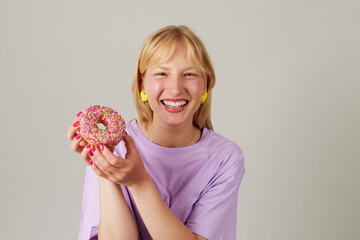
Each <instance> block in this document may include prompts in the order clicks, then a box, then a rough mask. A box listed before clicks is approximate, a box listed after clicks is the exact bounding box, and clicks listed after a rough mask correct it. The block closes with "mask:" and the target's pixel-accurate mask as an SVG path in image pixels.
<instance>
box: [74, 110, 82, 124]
mask: <svg viewBox="0 0 360 240" xmlns="http://www.w3.org/2000/svg"><path fill="white" fill-rule="evenodd" d="M82 114H83V112H79V113H78V114H76V116H75V118H74V122H77V121H79V118H80V116H81V115H82Z"/></svg>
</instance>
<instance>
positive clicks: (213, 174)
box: [79, 121, 245, 240]
mask: <svg viewBox="0 0 360 240" xmlns="http://www.w3.org/2000/svg"><path fill="white" fill-rule="evenodd" d="M126 131H127V133H128V134H129V135H130V136H131V137H132V138H133V140H134V142H135V145H136V147H137V149H138V151H139V153H140V155H141V157H142V159H143V161H144V164H145V168H146V170H147V171H148V173H149V174H150V176H151V178H152V180H153V181H154V183H155V185H156V187H157V189H158V190H159V192H160V194H161V196H162V198H163V199H164V201H165V203H166V204H167V205H168V207H169V208H170V210H171V211H172V212H173V213H174V214H175V215H176V217H177V218H178V219H180V221H181V222H183V223H184V224H185V225H186V226H187V227H188V228H189V229H190V230H191V231H192V232H193V233H196V234H199V235H201V236H203V237H205V238H207V239H214V240H221V239H224V240H232V239H236V215H237V200H238V189H239V185H240V182H241V180H242V178H243V175H244V172H245V168H244V156H243V153H242V151H241V149H240V148H239V147H238V146H237V145H236V144H235V143H233V142H232V141H229V140H227V139H226V138H224V137H222V136H221V135H219V134H217V133H215V132H214V131H211V130H209V129H206V128H204V129H203V131H202V136H201V139H200V141H199V142H197V143H195V144H193V145H190V146H187V147H182V148H166V147H162V146H159V145H157V144H154V143H152V142H151V141H149V140H148V139H147V138H146V137H145V136H144V135H143V134H142V132H141V131H140V129H139V128H138V126H137V123H136V121H132V122H130V123H129V124H128V125H127V129H126ZM114 153H115V155H117V156H121V157H124V155H125V153H126V148H125V144H124V142H120V143H119V144H118V145H117V146H116V147H115V152H114ZM122 190H123V193H124V195H125V199H126V201H127V203H128V206H129V208H130V210H131V212H132V214H133V217H134V219H135V221H136V224H137V226H138V229H139V239H144V240H148V239H152V238H151V236H150V234H149V232H148V231H147V229H146V227H145V224H144V222H143V221H142V219H141V216H140V213H139V212H138V210H137V208H136V206H135V203H134V200H133V198H132V195H131V192H130V191H129V190H128V189H127V187H125V186H122ZM99 219H100V209H99V183H98V179H97V176H96V174H95V173H94V172H93V170H92V169H91V168H90V167H87V169H86V176H85V184H84V193H83V202H82V215H81V222H80V233H79V240H85V239H86V240H89V239H97V232H98V227H99Z"/></svg>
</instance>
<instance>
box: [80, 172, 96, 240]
mask: <svg viewBox="0 0 360 240" xmlns="http://www.w3.org/2000/svg"><path fill="white" fill-rule="evenodd" d="M99 222H100V205H99V182H98V179H97V176H96V174H95V173H94V171H93V170H92V169H91V167H90V166H87V168H86V175H85V183H84V192H83V200H82V209H81V220H80V231H79V238H78V239H79V240H89V239H91V240H95V239H98V237H97V233H98V228H99Z"/></svg>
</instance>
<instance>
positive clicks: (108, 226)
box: [98, 177, 138, 240]
mask: <svg viewBox="0 0 360 240" xmlns="http://www.w3.org/2000/svg"><path fill="white" fill-rule="evenodd" d="M99 188H100V189H99V191H100V225H99V232H98V236H99V239H100V240H101V239H105V240H111V239H126V240H130V239H131V240H137V239H138V230H137V227H136V224H135V221H134V219H133V216H132V214H131V212H130V209H129V207H128V205H127V203H126V200H125V197H124V194H123V192H122V190H121V186H120V185H119V184H116V183H113V182H110V181H108V180H106V179H104V178H101V177H99Z"/></svg>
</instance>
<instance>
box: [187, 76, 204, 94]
mask: <svg viewBox="0 0 360 240" xmlns="http://www.w3.org/2000/svg"><path fill="white" fill-rule="evenodd" d="M188 88H189V89H191V91H192V92H194V93H199V94H200V95H202V94H203V92H204V90H205V83H204V80H203V79H202V78H197V79H194V80H193V81H190V82H189V86H188Z"/></svg>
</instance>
